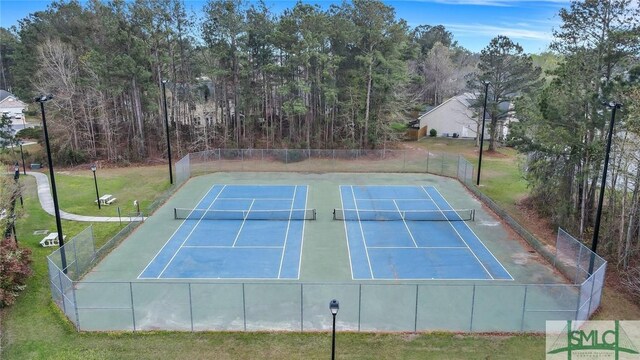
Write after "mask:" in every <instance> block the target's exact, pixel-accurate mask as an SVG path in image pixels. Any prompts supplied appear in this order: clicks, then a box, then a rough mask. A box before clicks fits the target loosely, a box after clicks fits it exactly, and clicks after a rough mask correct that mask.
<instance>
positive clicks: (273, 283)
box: [74, 279, 580, 288]
mask: <svg viewBox="0 0 640 360" xmlns="http://www.w3.org/2000/svg"><path fill="white" fill-rule="evenodd" d="M377 281H379V280H377ZM389 281H390V282H386V283H384V282H381V283H378V282H376V283H372V282H353V283H349V282H323V281H318V282H300V281H295V280H292V281H287V280H278V279H274V280H265V281H264V282H259V281H227V280H210V279H208V280H202V281H184V282H183V281H144V280H137V281H96V280H91V281H84V280H83V281H74V283H78V284H83V285H84V284H123V285H124V284H136V285H138V284H140V285H150V284H159V285H168V284H175V285H184V286H188V285H268V286H294V285H295V286H300V285H303V286H362V285H364V286H450V287H467V286H476V287H496V286H501V287H502V286H509V287H525V286H526V287H565V288H580V285H578V284H514V283H513V282H501V281H500V282H497V283H493V284H488V283H486V282H485V283H473V282H472V281H470V282H469V283H457V284H450V283H440V282H437V281H434V280H424V282H408V283H393V282H391V281H396V280H389Z"/></svg>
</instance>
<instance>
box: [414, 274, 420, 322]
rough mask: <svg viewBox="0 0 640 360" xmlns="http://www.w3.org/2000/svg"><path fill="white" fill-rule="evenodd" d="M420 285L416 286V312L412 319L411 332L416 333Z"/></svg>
mask: <svg viewBox="0 0 640 360" xmlns="http://www.w3.org/2000/svg"><path fill="white" fill-rule="evenodd" d="M419 286H420V285H418V284H416V311H415V313H414V318H413V332H418V290H419V288H418V287H419Z"/></svg>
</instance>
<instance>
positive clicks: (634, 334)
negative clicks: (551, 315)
mask: <svg viewBox="0 0 640 360" xmlns="http://www.w3.org/2000/svg"><path fill="white" fill-rule="evenodd" d="M546 330H547V331H546V333H547V339H546V340H547V342H546V358H547V359H548V360H551V359H554V360H555V359H574V360H575V359H615V360H618V359H636V360H639V359H640V350H639V349H640V321H623V320H611V321H573V320H568V321H547V327H546Z"/></svg>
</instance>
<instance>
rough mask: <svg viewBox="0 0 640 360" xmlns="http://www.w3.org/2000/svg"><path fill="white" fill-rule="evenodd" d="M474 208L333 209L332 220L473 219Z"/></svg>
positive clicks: (474, 214)
mask: <svg viewBox="0 0 640 360" xmlns="http://www.w3.org/2000/svg"><path fill="white" fill-rule="evenodd" d="M475 216H476V211H475V209H462V210H360V209H333V219H334V220H356V221H357V220H359V221H394V220H395V221H397V220H404V221H474V220H475Z"/></svg>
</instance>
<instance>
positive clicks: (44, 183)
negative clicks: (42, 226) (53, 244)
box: [27, 171, 139, 222]
mask: <svg viewBox="0 0 640 360" xmlns="http://www.w3.org/2000/svg"><path fill="white" fill-rule="evenodd" d="M27 175H31V176H33V177H35V178H36V183H37V184H38V199H39V200H40V205H41V206H42V209H44V211H46V212H47V213H49V214H51V215H53V216H55V212H54V209H53V197H52V196H51V189H50V188H49V178H48V177H47V175H45V174H43V173H39V172H33V171H27ZM60 218H62V219H65V220H72V221H86V222H119V221H125V222H129V221H132V219H134V220H136V221H137V220H139V218H129V217H128V216H123V217H121V218H119V217H117V216H116V217H106V216H84V215H76V214H69V213H68V212H65V211H62V210H60Z"/></svg>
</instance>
